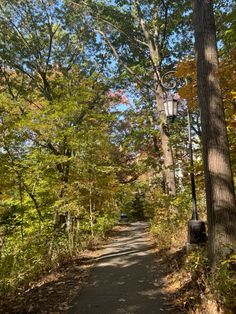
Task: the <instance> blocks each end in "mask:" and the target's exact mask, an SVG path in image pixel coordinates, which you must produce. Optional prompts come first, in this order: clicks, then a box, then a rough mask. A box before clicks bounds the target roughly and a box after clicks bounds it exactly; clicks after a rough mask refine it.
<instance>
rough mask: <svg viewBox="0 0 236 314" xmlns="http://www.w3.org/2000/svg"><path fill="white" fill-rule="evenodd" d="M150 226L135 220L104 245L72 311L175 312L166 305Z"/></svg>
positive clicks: (74, 313)
mask: <svg viewBox="0 0 236 314" xmlns="http://www.w3.org/2000/svg"><path fill="white" fill-rule="evenodd" d="M147 227H148V224H147V223H144V222H137V223H132V224H130V225H129V227H128V228H127V229H126V230H125V231H122V232H120V234H119V235H118V236H117V237H116V238H115V239H114V241H113V242H112V243H110V244H108V245H107V246H106V247H105V248H104V250H103V251H102V255H101V256H100V257H99V258H98V261H97V263H96V265H95V267H94V268H93V270H92V271H91V274H90V276H89V277H88V281H87V283H86V284H85V286H84V287H83V288H82V289H81V290H80V291H79V293H78V295H77V296H76V298H75V299H74V300H73V302H72V304H71V309H70V310H69V312H68V313H69V314H133V313H135V314H136V313H138V314H152V313H155V314H156V313H171V314H173V313H175V312H173V310H171V308H168V307H167V305H164V304H165V302H164V300H163V299H164V298H163V297H164V295H163V294H162V293H161V289H160V288H161V285H162V282H161V274H160V271H159V270H158V264H157V262H156V259H155V254H154V252H153V247H152V243H151V241H150V239H148V233H147Z"/></svg>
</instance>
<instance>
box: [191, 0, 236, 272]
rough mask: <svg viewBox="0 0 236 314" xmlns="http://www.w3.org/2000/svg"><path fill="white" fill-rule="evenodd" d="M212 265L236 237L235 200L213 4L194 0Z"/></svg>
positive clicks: (199, 97) (227, 250)
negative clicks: (219, 72)
mask: <svg viewBox="0 0 236 314" xmlns="http://www.w3.org/2000/svg"><path fill="white" fill-rule="evenodd" d="M192 5H193V24H194V31H195V49H196V55H197V84H198V102H199V105H200V110H201V123H202V142H203V159H204V172H205V186H206V199H207V217H208V229H209V259H210V263H211V265H212V266H214V265H215V264H216V261H217V259H218V258H219V257H220V256H224V255H226V254H227V253H228V252H229V248H228V247H227V246H229V245H231V246H232V245H233V244H234V242H235V240H236V226H235V222H236V202H235V192H234V184H233V176H232V170H231V164H230V155H229V146H228V139H227V131H226V123H225V117H224V109H223V104H222V97H221V90H220V84H219V74H218V56H217V47H216V29H215V20H214V12H213V4H212V2H211V1H207V0H195V1H192Z"/></svg>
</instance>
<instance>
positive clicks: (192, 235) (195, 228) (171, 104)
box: [164, 93, 206, 244]
mask: <svg viewBox="0 0 236 314" xmlns="http://www.w3.org/2000/svg"><path fill="white" fill-rule="evenodd" d="M178 102H179V96H178V94H174V95H173V94H171V93H166V97H165V98H164V107H165V113H166V117H167V120H168V121H169V122H172V123H173V122H174V119H175V117H176V116H177V105H178ZM182 103H183V104H185V105H186V104H187V101H186V100H184V101H183V102H182ZM187 115H188V144H189V145H188V146H189V147H188V148H189V161H190V182H191V191H192V217H191V219H190V220H189V221H188V244H199V243H204V242H205V241H206V228H205V223H204V222H203V221H201V220H199V219H198V212H197V198H196V188H195V176H194V171H193V147H192V134H191V114H190V111H189V110H188V111H187Z"/></svg>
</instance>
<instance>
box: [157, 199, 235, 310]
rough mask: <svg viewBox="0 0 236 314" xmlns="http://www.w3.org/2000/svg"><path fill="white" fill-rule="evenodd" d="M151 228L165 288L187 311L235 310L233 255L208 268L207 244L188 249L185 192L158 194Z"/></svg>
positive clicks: (180, 306)
mask: <svg viewBox="0 0 236 314" xmlns="http://www.w3.org/2000/svg"><path fill="white" fill-rule="evenodd" d="M156 206H157V207H156V211H155V216H154V219H153V221H152V224H151V232H152V234H153V237H154V239H155V242H156V244H157V249H158V253H157V254H158V255H159V256H161V260H164V263H165V265H164V267H166V272H165V274H166V282H167V284H166V292H169V293H170V294H171V295H172V298H173V300H175V303H176V305H177V306H178V307H179V308H181V310H183V311H186V312H187V313H197V314H203V313H204V314H205V313H207V314H217V313H227V314H233V313H236V299H235V295H236V255H235V254H232V255H231V256H229V257H228V258H227V259H226V260H221V261H219V262H218V264H217V266H216V267H215V268H214V269H210V267H209V264H208V258H207V244H205V245H201V246H200V245H199V246H194V247H192V249H191V250H190V251H189V252H187V250H186V242H187V221H188V220H189V218H190V213H189V208H191V202H190V200H189V197H188V196H187V195H186V194H184V193H183V194H182V195H179V196H178V197H176V198H175V199H171V198H169V197H168V196H164V197H162V196H161V197H160V195H159V198H158V201H157V202H156Z"/></svg>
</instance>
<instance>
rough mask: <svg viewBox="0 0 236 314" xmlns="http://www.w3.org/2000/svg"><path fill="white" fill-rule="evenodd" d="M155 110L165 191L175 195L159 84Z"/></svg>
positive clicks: (171, 158) (172, 168)
mask: <svg viewBox="0 0 236 314" xmlns="http://www.w3.org/2000/svg"><path fill="white" fill-rule="evenodd" d="M156 102H157V110H158V112H159V117H160V126H159V130H160V139H161V148H162V155H163V162H164V172H165V181H166V190H167V193H168V194H170V195H172V196H175V195H176V182H175V169H174V159H173V153H172V149H171V147H170V141H169V135H168V134H167V132H166V128H165V124H166V116H165V110H164V103H163V91H162V88H161V86H160V85H158V87H157V93H156Z"/></svg>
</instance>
